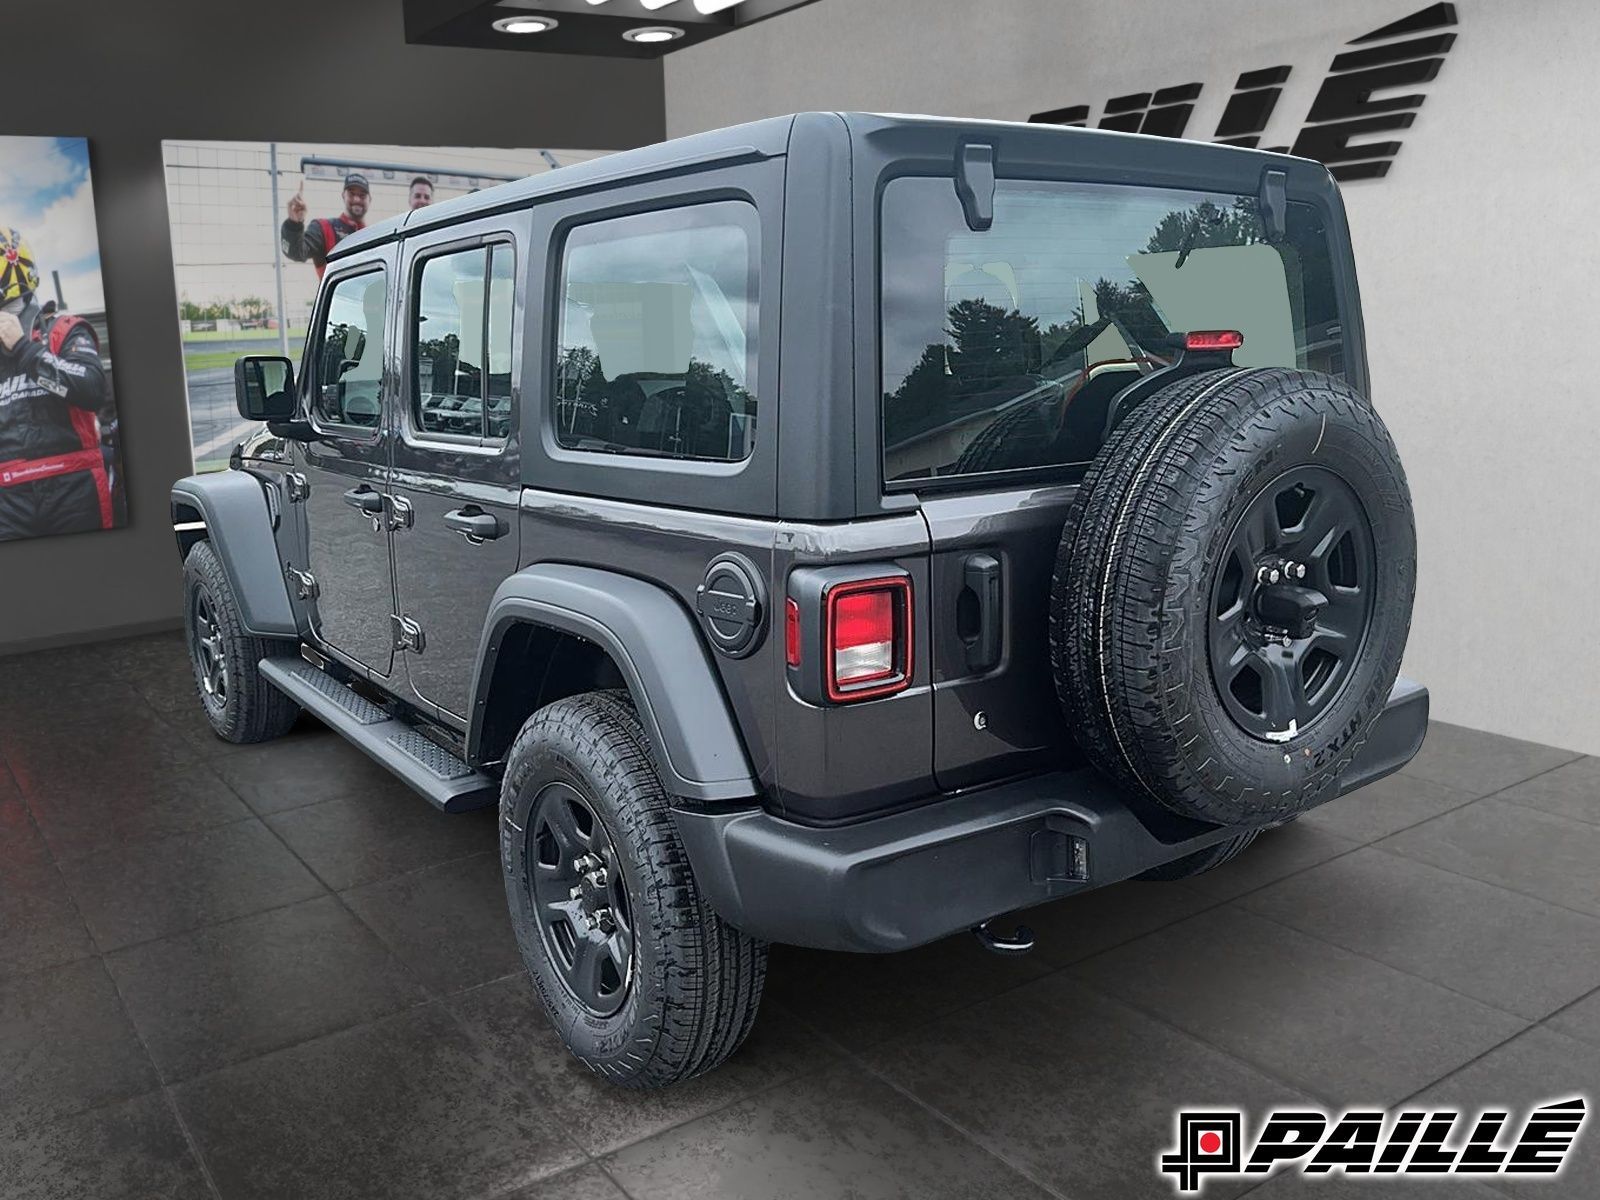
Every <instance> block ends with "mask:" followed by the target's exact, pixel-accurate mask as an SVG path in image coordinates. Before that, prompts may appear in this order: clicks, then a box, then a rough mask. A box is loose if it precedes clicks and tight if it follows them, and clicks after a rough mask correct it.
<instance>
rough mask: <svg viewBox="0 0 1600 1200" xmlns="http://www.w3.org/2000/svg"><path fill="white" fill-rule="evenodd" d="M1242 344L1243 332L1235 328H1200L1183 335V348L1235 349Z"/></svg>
mask: <svg viewBox="0 0 1600 1200" xmlns="http://www.w3.org/2000/svg"><path fill="white" fill-rule="evenodd" d="M1242 345H1244V334H1242V333H1240V332H1239V331H1238V330H1237V329H1202V330H1200V331H1199V332H1197V333H1187V334H1185V335H1184V337H1183V348H1184V349H1185V350H1237V349H1238V348H1239V347H1240V346H1242Z"/></svg>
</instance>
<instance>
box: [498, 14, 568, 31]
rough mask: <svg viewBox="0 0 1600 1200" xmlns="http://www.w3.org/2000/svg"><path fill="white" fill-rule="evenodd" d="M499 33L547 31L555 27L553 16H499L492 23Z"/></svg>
mask: <svg viewBox="0 0 1600 1200" xmlns="http://www.w3.org/2000/svg"><path fill="white" fill-rule="evenodd" d="M494 27H495V28H496V29H498V30H499V31H500V32H501V33H547V32H549V31H550V30H552V29H554V28H555V27H556V19H555V18H554V17H501V18H500V19H499V20H498V21H496V22H495V23H494Z"/></svg>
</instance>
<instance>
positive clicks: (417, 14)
mask: <svg viewBox="0 0 1600 1200" xmlns="http://www.w3.org/2000/svg"><path fill="white" fill-rule="evenodd" d="M812 3H815V0H732V3H731V4H730V5H729V6H728V7H726V8H723V9H722V10H721V11H718V12H711V13H703V12H701V11H700V9H701V7H710V5H709V4H705V3H704V0H662V2H661V3H660V4H659V6H658V7H655V8H651V7H647V6H646V3H645V0H598V2H592V0H405V21H406V41H408V42H412V43H415V44H422V45H433V46H466V47H472V48H476V49H488V50H523V51H534V52H536V53H543V54H549V53H556V54H590V55H606V56H610V57H614V58H660V57H661V56H662V55H664V54H669V53H671V52H672V51H674V50H681V49H682V48H683V47H685V46H693V45H695V44H696V43H698V42H703V41H707V40H709V39H710V38H714V37H718V36H720V35H722V34H725V33H731V32H733V31H735V30H738V29H742V28H744V27H745V26H747V25H752V24H755V23H756V22H757V21H762V20H765V19H766V18H768V17H774V16H778V15H779V14H781V13H785V12H789V11H791V10H793V9H796V8H803V7H804V6H805V5H807V4H812ZM519 16H528V17H548V18H550V19H552V20H554V21H555V26H554V28H551V29H547V30H545V31H544V32H542V33H505V32H502V31H500V30H498V29H496V28H495V27H494V22H496V21H499V20H502V19H504V18H508V17H519ZM660 27H667V28H670V29H673V30H676V31H681V36H677V37H675V38H673V40H671V41H666V42H653V43H649V42H633V41H629V40H628V39H627V38H625V37H624V36H623V35H624V34H625V33H626V32H627V31H629V30H636V29H644V28H660Z"/></svg>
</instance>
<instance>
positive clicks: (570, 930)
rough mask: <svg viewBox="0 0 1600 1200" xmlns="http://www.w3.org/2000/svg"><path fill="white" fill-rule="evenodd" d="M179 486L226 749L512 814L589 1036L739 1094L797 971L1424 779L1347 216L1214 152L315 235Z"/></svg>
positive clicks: (635, 1074)
mask: <svg viewBox="0 0 1600 1200" xmlns="http://www.w3.org/2000/svg"><path fill="white" fill-rule="evenodd" d="M236 382H237V385H238V393H239V407H240V411H241V413H242V414H243V415H244V416H245V417H247V418H250V419H253V420H262V421H265V423H266V425H265V429H264V430H263V431H261V432H259V433H257V434H256V435H254V436H252V437H250V438H248V439H247V440H245V441H244V442H242V443H241V444H240V445H239V446H238V447H237V449H236V450H235V451H234V454H233V458H232V463H231V466H232V469H231V470H229V471H225V472H220V473H217V474H212V475H203V476H196V477H191V478H187V479H183V480H180V481H179V482H178V483H177V484H176V485H175V486H174V488H173V492H172V515H173V523H174V527H175V531H176V533H177V538H178V545H179V549H180V551H181V552H182V555H183V558H184V578H185V586H186V603H185V613H186V619H187V629H188V636H189V646H190V651H191V654H192V656H193V660H194V669H195V676H196V679H197V682H198V685H199V693H200V700H201V702H202V703H203V704H204V706H205V709H206V712H207V714H208V716H209V718H210V721H211V723H212V725H213V726H214V728H215V730H216V732H217V735H218V736H219V737H222V738H225V739H228V740H230V741H235V742H255V741H263V740H266V739H268V738H272V737H275V736H278V735H280V734H282V733H284V732H285V731H286V730H287V729H288V728H289V727H290V725H291V724H292V723H293V722H294V720H295V719H296V716H297V714H298V713H299V711H300V710H302V709H303V710H306V711H308V712H310V713H312V714H314V715H315V716H316V717H317V718H318V719H320V720H321V721H323V722H325V723H326V724H327V725H329V726H331V727H332V728H334V729H335V730H337V731H338V732H339V733H341V734H342V735H343V736H344V737H346V738H348V739H349V740H350V741H351V742H353V743H354V744H355V745H356V746H358V747H360V748H361V749H362V750H363V751H365V752H366V753H367V754H369V755H371V756H372V757H373V758H374V759H376V760H377V761H378V762H380V763H382V764H383V765H384V766H386V767H388V768H389V769H390V770H391V771H393V772H395V773H396V774H397V775H399V776H401V777H402V778H403V779H405V780H406V781H407V782H408V783H409V784H411V785H412V787H414V788H415V789H416V790H417V791H418V792H420V793H421V794H422V795H423V796H424V797H425V798H426V799H427V800H429V801H431V802H432V803H434V804H435V805H438V806H439V807H440V808H442V809H445V810H447V811H457V810H461V809H467V808H473V807H478V806H484V805H494V804H498V805H499V811H500V845H501V858H502V865H503V868H504V871H505V882H506V893H507V897H508V900H509V902H510V909H511V916H512V921H513V924H514V927H515V931H516V935H517V938H518V940H519V943H520V946H521V950H522V954H523V957H524V959H525V961H526V965H527V968H528V971H529V974H530V975H531V976H532V978H533V981H534V983H535V985H536V986H537V988H538V991H539V994H540V996H541V997H542V999H543V1002H544V1004H545V1007H546V1008H547V1009H548V1011H549V1014H550V1018H551V1020H552V1021H553V1023H554V1024H555V1027H556V1028H557V1029H558V1030H559V1031H560V1032H561V1034H562V1035H563V1036H564V1038H565V1039H566V1042H567V1044H568V1045H569V1046H570V1047H571V1049H572V1051H573V1052H574V1053H575V1054H576V1055H578V1056H579V1057H580V1058H581V1059H582V1060H583V1061H584V1062H586V1063H587V1064H588V1065H589V1066H590V1067H592V1068H593V1069H594V1070H595V1071H597V1072H599V1073H601V1074H602V1075H604V1076H606V1077H607V1078H610V1079H612V1080H615V1081H616V1082H618V1083H620V1084H625V1085H630V1086H635V1087H648V1086H659V1085H664V1084H668V1083H672V1082H674V1081H677V1080H681V1079H684V1078H687V1077H689V1076H691V1075H694V1074H697V1073H699V1072H702V1071H705V1070H708V1069H710V1068H711V1067H714V1066H715V1065H716V1064H718V1063H719V1062H721V1061H722V1060H723V1059H724V1058H726V1057H727V1055H729V1054H730V1053H731V1052H732V1051H733V1050H734V1049H735V1048H736V1047H737V1046H738V1045H739V1043H740V1041H741V1040H742V1039H743V1038H744V1037H745V1036H746V1034H747V1033H748V1032H749V1030H750V1027H751V1024H752V1022H753V1021H754V1019H755V1014H756V1008H757V1004H758V1002H759V1000H760V996H761V989H762V980H763V974H764V969H765V961H766V947H767V944H768V943H770V942H788V943H794V944H799V945H804V946H812V947H820V948H825V949H831V950H850V951H864V952H882V951H892V950H899V949H903V948H906V947H911V946H916V945H919V944H921V943H925V942H928V941H931V940H933V939H936V938H939V937H943V936H945V935H947V934H950V933H952V932H954V931H957V930H964V929H969V928H971V929H974V930H976V931H977V933H978V935H979V937H980V939H982V940H983V941H984V942H985V943H986V944H987V945H988V946H989V947H990V948H992V949H995V950H998V951H1001V952H1020V951H1022V950H1025V949H1026V948H1027V946H1028V945H1029V944H1030V941H1031V935H1029V934H1028V933H1027V931H1026V930H1025V929H1017V930H1015V931H1014V932H1013V931H1011V930H1010V929H1007V930H1005V931H1002V932H996V931H993V930H991V929H990V928H989V922H990V921H991V920H992V919H993V918H995V917H996V916H997V915H999V914H1003V913H1008V912H1011V911H1013V910H1017V909H1021V908H1025V907H1028V906H1030V905H1035V904H1038V903H1041V902H1043V901H1046V900H1051V899H1055V898H1058V897H1064V896H1069V895H1071V894H1073V893H1076V892H1080V891H1083V890H1085V889H1088V888H1093V887H1099V886H1101V885H1104V884H1108V883H1112V882H1115V881H1117V880H1122V879H1127V878H1130V877H1135V876H1138V877H1143V878H1160V879H1175V878H1181V877H1184V876H1189V875H1193V874H1195V873H1197V872H1200V871H1204V870H1207V869H1210V868H1212V867H1215V866H1216V865H1218V864H1219V863H1221V862H1223V861H1225V860H1227V859H1228V858H1230V857H1232V856H1233V855H1235V854H1237V853H1239V852H1240V850H1242V849H1243V848H1244V847H1245V846H1246V845H1247V844H1248V843H1249V842H1250V840H1251V839H1252V838H1253V837H1255V835H1256V833H1257V832H1258V831H1259V830H1261V829H1263V828H1267V827H1270V826H1273V825H1278V824H1282V823H1283V822H1285V821H1288V820H1292V819H1293V818H1294V817H1295V816H1297V815H1298V814H1300V813H1302V812H1304V811H1305V810H1307V809H1309V808H1311V807H1312V806H1314V805H1317V804H1321V803H1323V802H1324V801H1326V800H1329V799H1330V798H1332V797H1334V796H1337V795H1339V794H1341V793H1342V792H1346V791H1349V790H1350V789H1352V788H1355V787H1358V786H1360V785H1361V784H1363V783H1366V782H1368V781H1371V780H1373V779H1375V778H1378V777H1379V776H1381V775H1384V774H1386V773H1388V772H1390V771H1393V770H1395V769H1397V768H1398V767H1399V766H1400V765H1402V764H1403V763H1404V762H1405V761H1406V760H1407V759H1409V758H1410V757H1411V755H1413V754H1414V753H1415V752H1416V750H1417V749H1418V747H1419V746H1420V744H1421V741H1422V737H1423V733H1424V728H1425V725H1426V718H1427V693H1426V691H1425V690H1423V689H1422V688H1420V687H1417V686H1416V685H1414V684H1410V683H1407V682H1405V681H1398V682H1397V679H1396V674H1397V671H1398V668H1399V665H1400V658H1401V653H1402V651H1403V649H1404V646H1405V641H1406V634H1407V629H1408V626H1409V621H1410V614H1411V603H1412V594H1413V588H1414V581H1415V562H1416V554H1415V539H1414V532H1413V524H1412V518H1411V507H1410V500H1409V497H1408V494H1407V490H1406V483H1405V477H1404V475H1403V473H1402V471H1401V468H1400V464H1399V461H1398V459H1397V457H1396V454H1395V450H1394V447H1393V444H1392V443H1391V441H1390V439H1389V436H1388V433H1387V432H1386V430H1385V429H1384V426H1383V424H1382V422H1381V421H1380V420H1379V419H1378V416H1377V415H1376V413H1374V411H1373V409H1372V407H1371V405H1370V404H1369V402H1368V400H1367V399H1366V396H1367V391H1368V380H1367V365H1366V358H1365V353H1364V346H1363V338H1362V326H1361V308H1360V302H1359V299H1358V296H1357V292H1356V279H1355V272H1354V268H1353V264H1352V258H1351V251H1350V244H1349V234H1348V230H1347V227H1346V224H1345V219H1344V214H1343V209H1342V207H1341V204H1340V199H1339V194H1338V190H1337V188H1336V187H1335V185H1334V183H1333V182H1332V180H1331V179H1330V178H1329V175H1328V172H1327V171H1326V170H1325V169H1324V168H1322V167H1321V166H1319V165H1317V164H1316V163H1313V162H1308V161H1304V160H1300V159H1294V158H1289V157H1284V156H1281V155H1273V154H1267V153H1261V152H1257V151H1254V150H1248V149H1241V148H1237V147H1231V146H1219V145H1205V144H1199V143H1194V142H1185V141H1172V140H1165V139H1155V138H1147V137H1139V136H1135V135H1127V134H1117V133H1106V132H1100V131H1092V130H1083V129H1067V128H1052V127H1046V126H1039V125H1015V124H1004V123H991V122H977V121H950V120H934V119H923V118H902V117H882V116H869V115H858V114H846V115H840V114H832V113H820V114H819V113H809V114H803V115H799V116H793V117H785V118H782V119H773V120H767V121H761V122H758V123H755V124H750V125H745V126H741V127H738V128H734V129H727V130H722V131H719V132H715V133H708V134H703V135H700V136H696V137H690V138H684V139H682V140H679V141H675V142H669V143H666V144H664V145H660V146H653V147H648V148H645V149H641V150H635V151H630V152H627V153H620V154H616V155H613V156H611V157H608V158H603V159H599V160H596V161H593V162H588V163H584V164H581V165H578V166H572V167H566V168H563V169H561V170H559V171H555V172H551V173H549V174H546V175H542V176H539V177H538V178H535V179H530V180H526V181H523V182H520V183H514V184H509V185H506V186H503V187H498V188H494V189H492V190H489V191H485V192H480V193H478V194H475V195H472V196H467V197H463V198H461V199H458V200H453V201H450V202H448V203H444V204H439V205H437V206H435V207H432V208H427V209H422V210H420V211H417V212H412V213H408V214H406V215H405V216H403V217H400V218H396V219H395V220H393V221H390V222H387V223H385V224H382V225H378V226H375V227H373V228H370V229H367V230H365V231H363V232H361V233H358V234H355V235H354V236H352V237H350V238H349V239H347V240H346V241H344V242H342V243H340V244H339V246H338V247H337V249H336V251H335V252H334V253H333V254H332V255H331V256H330V261H329V264H328V270H327V275H326V278H325V279H324V281H323V284H322V289H321V293H320V296H319V298H318V300H317V305H316V309H315V313H314V318H313V323H312V327H311V332H310V335H309V337H308V339H307V343H306V347H305V352H304V354H303V356H302V358H301V361H300V363H299V365H298V370H297V369H296V367H295V365H294V364H292V363H291V362H290V361H289V360H287V359H282V358H267V357H251V358H246V359H244V360H242V361H241V362H240V363H239V364H238V368H237V371H236Z"/></svg>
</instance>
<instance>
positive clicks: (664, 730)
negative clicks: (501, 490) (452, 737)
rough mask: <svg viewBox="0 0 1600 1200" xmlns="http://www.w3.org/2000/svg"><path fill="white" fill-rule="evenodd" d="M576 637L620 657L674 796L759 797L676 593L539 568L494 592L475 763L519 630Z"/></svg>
mask: <svg viewBox="0 0 1600 1200" xmlns="http://www.w3.org/2000/svg"><path fill="white" fill-rule="evenodd" d="M520 623H526V624H532V625H541V626H545V627H548V628H551V629H557V630H560V631H561V632H563V633H569V634H573V635H575V636H577V637H580V638H584V639H586V640H587V641H590V642H593V643H595V644H596V645H598V646H600V647H601V648H602V649H604V650H605V651H606V652H607V653H608V654H610V655H611V658H612V661H614V662H615V663H616V664H617V667H618V669H619V670H620V671H621V672H622V676H623V679H624V680H626V681H627V684H628V690H629V692H630V693H632V695H633V700H634V705H635V707H636V708H637V709H638V712H639V720H640V722H641V723H642V724H643V725H644V728H645V731H646V732H647V733H648V734H649V736H650V740H651V743H652V744H653V746H654V749H655V752H656V761H657V763H658V764H659V765H660V767H661V772H662V777H663V778H662V783H663V784H664V785H665V786H666V789H667V791H668V792H670V793H672V795H674V796H679V797H682V798H684V799H688V800H698V801H719V800H747V799H749V798H750V797H752V796H755V795H756V794H757V793H758V792H759V791H760V785H759V784H758V783H757V782H756V779H755V776H754V773H753V772H752V771H751V769H750V760H749V757H748V755H746V753H745V749H744V743H743V741H741V740H740V737H739V731H738V728H737V726H736V725H735V724H734V720H733V715H732V713H730V712H729V710H728V702H727V699H726V697H725V696H724V695H723V691H722V686H721V684H720V683H719V682H718V679H717V672H716V668H715V666H714V665H713V664H712V662H711V657H710V654H709V653H708V652H707V650H706V647H705V643H704V642H703V641H702V640H701V637H700V630H699V629H698V628H697V627H696V625H695V623H694V621H693V619H692V618H691V617H690V615H689V612H688V610H687V609H686V608H685V607H684V606H683V605H682V604H681V603H679V602H678V600H677V598H676V597H674V596H673V595H672V594H671V593H670V592H668V591H666V590H664V589H662V588H660V587H657V586H656V585H655V584H652V583H646V582H645V581H644V580H642V579H635V578H633V577H632V576H630V575H622V574H619V573H617V572H615V571H605V570H601V569H599V568H596V567H580V566H573V565H570V564H566V563H539V564H537V565H535V566H531V567H527V568H525V569H523V570H521V571H518V572H517V573H516V574H515V575H512V576H510V577H508V578H507V579H506V580H505V582H503V583H502V584H501V585H500V586H499V588H498V589H496V591H495V594H494V600H493V601H492V602H491V603H490V605H489V615H488V617H487V619H486V620H485V622H484V629H483V638H482V640H481V641H480V642H479V644H478V665H477V672H476V675H475V676H474V678H473V683H472V697H473V703H472V713H471V715H470V717H469V719H468V723H467V759H468V761H469V762H476V761H478V752H479V749H480V745H481V742H482V737H483V717H484V711H485V708H486V705H487V701H488V695H489V688H490V684H491V682H492V681H493V679H494V666H495V659H496V656H497V655H498V654H499V652H500V647H501V646H502V644H503V643H504V641H505V634H506V631H507V630H508V629H510V628H511V627H512V626H514V625H517V624H520Z"/></svg>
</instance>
